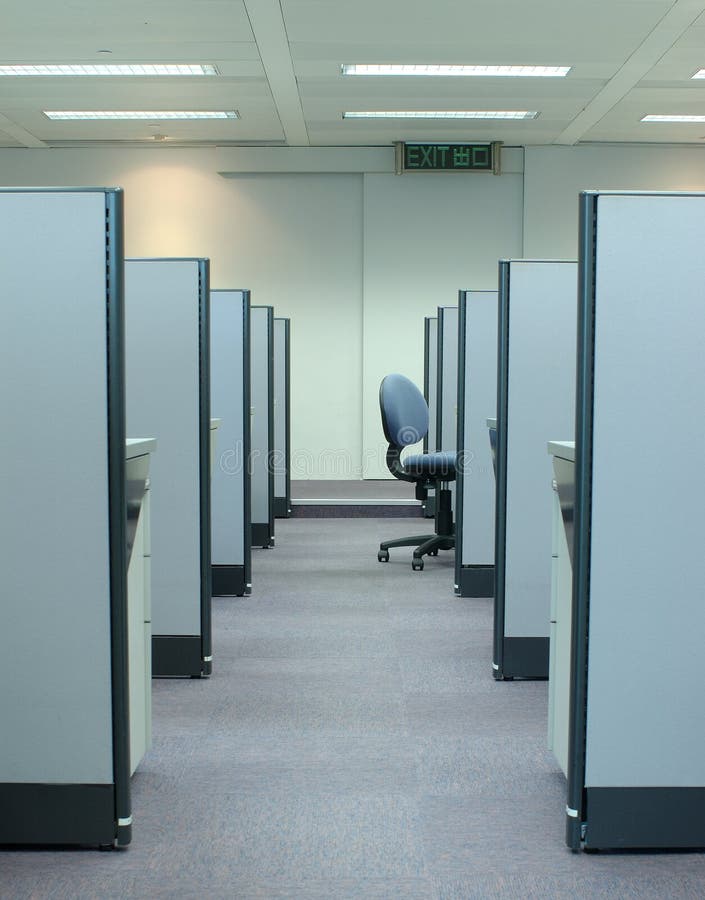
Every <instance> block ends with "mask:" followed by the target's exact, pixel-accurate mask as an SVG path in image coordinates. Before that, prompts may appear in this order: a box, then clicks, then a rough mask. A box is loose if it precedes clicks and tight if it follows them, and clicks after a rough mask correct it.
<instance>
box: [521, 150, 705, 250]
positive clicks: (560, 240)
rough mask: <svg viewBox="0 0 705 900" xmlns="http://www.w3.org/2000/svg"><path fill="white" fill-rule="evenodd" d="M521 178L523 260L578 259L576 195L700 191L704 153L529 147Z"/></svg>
mask: <svg viewBox="0 0 705 900" xmlns="http://www.w3.org/2000/svg"><path fill="white" fill-rule="evenodd" d="M524 178H525V190H524V256H525V257H527V258H544V257H545V258H548V259H576V258H577V253H578V194H579V192H580V191H586V190H597V189H602V190H630V191H636V190H642V191H648V190H654V191H692V190H695V191H703V190H705V151H704V150H703V149H702V148H700V147H675V146H661V147H659V146H643V145H640V146H633V145H628V144H622V145H619V144H610V145H605V146H599V145H587V146H584V147H527V148H526V156H525V163H524Z"/></svg>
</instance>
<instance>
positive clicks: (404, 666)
mask: <svg viewBox="0 0 705 900" xmlns="http://www.w3.org/2000/svg"><path fill="white" fill-rule="evenodd" d="M418 527H419V521H418V520H409V521H404V520H399V519H386V520H385V519H292V520H288V521H279V522H277V538H276V543H277V546H276V548H275V549H273V550H268V551H264V550H259V551H256V552H255V555H254V570H255V571H254V582H255V593H254V594H253V596H252V597H249V598H242V599H217V600H215V601H214V655H215V659H214V674H213V677H212V678H211V679H210V680H204V681H168V680H160V681H156V682H154V747H153V749H152V751H150V753H149V755H148V757H147V758H146V760H145V761H144V763H143V764H142V766H141V767H140V769H139V770H138V773H137V775H136V776H135V780H134V786H133V812H134V820H135V827H134V839H133V844H132V846H131V847H130V848H129V849H128V850H126V851H123V852H112V853H99V852H96V851H55V850H52V851H12V852H10V851H6V852H2V853H0V897H1V898H3V900H5V898H7V900H20V898H22V900H24V898H27V900H29V898H32V900H38V898H67V900H68V898H71V900H73V898H100V900H105V898H126V897H130V898H194V900H195V898H201V897H209V898H215V900H219V898H237V900H250V898H253V900H254V898H266V900H281V898H305V900H314V898H315V900H338V898H341V900H347V898H362V900H381V898H384V900H405V898H409V900H416V898H433V900H460V898H463V900H464V898H482V900H486V898H487V900H491V898H517V900H528V898H541V900H543V898H598V897H599V898H602V897H604V898H614V900H625V898H639V900H647V898H654V900H663V898H701V897H703V895H704V894H705V855H703V854H700V853H694V854H624V855H619V854H609V855H589V856H588V855H584V854H582V855H574V854H572V853H570V851H568V850H567V848H566V847H565V846H564V843H563V828H564V814H563V810H564V806H565V787H564V779H563V776H562V775H561V773H560V772H559V770H558V768H557V765H556V764H555V762H554V761H553V758H552V757H551V755H550V754H549V753H548V752H547V751H546V750H545V732H546V696H547V688H546V684H545V683H538V682H524V683H522V682H514V683H510V682H507V683H496V682H494V680H493V679H492V676H491V649H490V648H491V623H492V616H491V604H490V601H489V600H467V599H459V598H456V597H454V595H453V592H452V583H453V563H452V555H449V554H445V555H442V556H441V557H439V558H438V559H436V560H430V561H429V562H428V563H427V565H426V569H425V571H424V572H423V573H413V572H412V571H411V566H410V562H409V560H410V551H409V550H397V551H396V552H395V551H392V561H391V562H390V563H389V564H386V565H381V564H379V563H378V562H377V560H376V546H377V544H378V542H379V541H380V540H382V539H383V538H384V537H394V536H401V535H403V534H405V533H408V532H411V531H414V530H416V529H418ZM422 530H423V526H422Z"/></svg>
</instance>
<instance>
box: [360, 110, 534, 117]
mask: <svg viewBox="0 0 705 900" xmlns="http://www.w3.org/2000/svg"><path fill="white" fill-rule="evenodd" d="M537 116H538V113H537V112H531V111H529V110H508V109H476V110H425V111H417V110H407V111H402V110H386V111H367V112H357V111H354V112H344V113H343V118H344V119H535V118H536V117H537Z"/></svg>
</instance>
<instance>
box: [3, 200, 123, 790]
mask: <svg viewBox="0 0 705 900" xmlns="http://www.w3.org/2000/svg"><path fill="white" fill-rule="evenodd" d="M69 222H70V223H71V227H67V223H69ZM104 223H105V195H104V194H103V193H99V192H96V193H88V192H86V193H75V194H74V193H67V192H56V193H2V192H0V259H2V267H1V272H0V279H1V281H0V284H1V290H2V295H3V302H2V303H0V381H1V382H2V385H3V390H2V401H1V409H2V423H3V436H2V441H1V442H0V446H1V447H2V450H1V451H0V454H1V455H0V460H1V461H2V463H1V465H0V496H2V520H1V521H2V539H1V540H0V571H2V594H3V602H2V604H0V616H1V625H0V640H1V641H2V652H0V682H1V683H2V684H3V685H4V689H3V692H2V699H1V700H0V708H1V709H2V717H1V718H2V738H1V739H0V741H1V745H2V752H1V753H0V782H20V783H21V782H53V783H62V784H71V783H76V784H80V783H87V782H92V783H95V784H109V783H110V782H112V780H113V756H112V754H113V751H112V724H111V687H110V679H111V675H110V666H111V663H110V659H111V646H110V582H109V579H110V562H109V534H108V433H107V429H108V420H107V408H106V366H107V360H106V345H107V334H106V293H105V284H106V243H105V224H104ZM28 659H30V660H31V664H30V665H28ZM87 672H89V673H90V677H86V673H87ZM78 735H80V740H77V736H78ZM49 748H50V750H49Z"/></svg>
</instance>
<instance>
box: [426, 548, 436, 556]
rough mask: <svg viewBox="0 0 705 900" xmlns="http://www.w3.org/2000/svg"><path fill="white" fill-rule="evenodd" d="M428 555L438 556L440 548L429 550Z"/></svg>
mask: <svg viewBox="0 0 705 900" xmlns="http://www.w3.org/2000/svg"><path fill="white" fill-rule="evenodd" d="M428 555H429V556H438V549H436V550H429V551H428Z"/></svg>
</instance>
